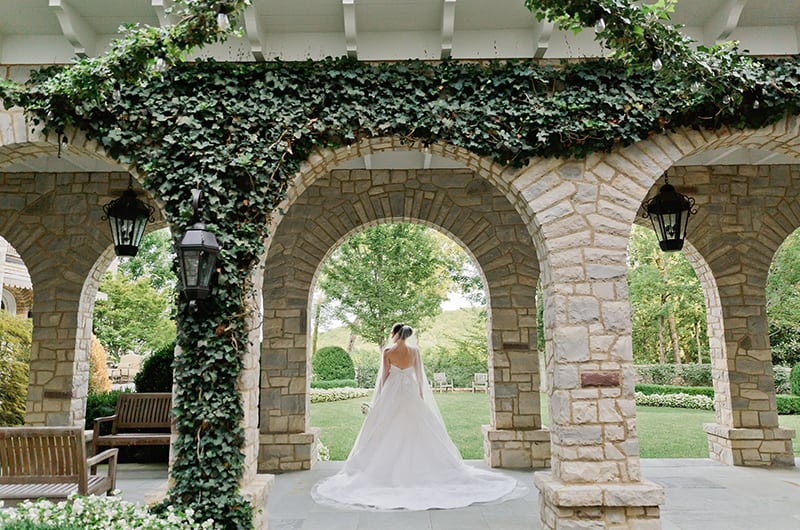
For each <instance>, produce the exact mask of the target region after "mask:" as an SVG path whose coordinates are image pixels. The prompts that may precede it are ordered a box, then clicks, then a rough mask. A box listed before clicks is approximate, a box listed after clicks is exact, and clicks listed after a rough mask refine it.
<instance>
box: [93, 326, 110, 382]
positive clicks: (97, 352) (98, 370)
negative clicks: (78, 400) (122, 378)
mask: <svg viewBox="0 0 800 530" xmlns="http://www.w3.org/2000/svg"><path fill="white" fill-rule="evenodd" d="M107 360H108V352H107V351H106V349H105V348H104V347H103V345H102V344H100V340H99V339H98V338H97V337H96V336H95V335H94V334H92V349H91V353H90V354H89V393H92V392H98V393H102V392H108V391H110V390H111V379H109V377H108V365H107Z"/></svg>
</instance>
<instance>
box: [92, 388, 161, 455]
mask: <svg viewBox="0 0 800 530" xmlns="http://www.w3.org/2000/svg"><path fill="white" fill-rule="evenodd" d="M171 412H172V394H170V393H169V392H153V393H136V392H120V394H119V398H118V399H117V409H116V412H115V414H114V415H113V416H104V417H102V418H97V419H95V420H94V435H93V436H92V453H94V454H97V449H98V448H99V447H121V446H131V445H169V441H170V433H169V430H170V421H171V417H172V414H171ZM104 423H111V433H109V434H102V432H101V431H102V429H101V426H102V425H103V424H104Z"/></svg>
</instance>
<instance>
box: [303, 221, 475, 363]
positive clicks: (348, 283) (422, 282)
mask: <svg viewBox="0 0 800 530" xmlns="http://www.w3.org/2000/svg"><path fill="white" fill-rule="evenodd" d="M462 254H463V253H462ZM454 261H455V260H454V258H453V256H452V255H450V254H449V253H447V252H445V251H444V249H443V246H442V244H441V241H440V240H439V239H437V238H436V237H434V236H433V235H432V234H431V231H429V230H428V229H426V228H425V227H423V226H420V225H415V224H408V223H395V224H384V225H378V226H374V227H371V228H368V229H366V230H364V231H362V232H360V233H358V234H356V235H354V236H352V237H351V238H350V239H348V240H347V241H345V242H344V243H343V244H342V245H341V246H340V247H339V248H338V249H336V250H335V251H334V252H333V254H332V255H331V257H330V258H329V259H328V261H327V262H326V263H325V264H324V265H323V268H322V275H321V277H320V280H319V288H320V290H322V291H323V292H324V293H325V296H326V297H327V298H328V299H330V300H331V301H332V302H333V303H334V306H333V307H334V313H335V315H336V318H338V319H339V320H341V321H343V322H346V323H347V326H348V327H349V328H350V330H351V331H352V332H353V333H354V334H356V335H359V336H361V337H364V338H365V339H366V340H368V341H370V342H373V343H375V344H377V345H378V346H379V347H382V346H383V344H384V342H385V341H386V339H387V338H388V332H389V328H390V327H391V326H392V324H394V323H395V322H403V323H405V324H407V325H410V326H412V327H415V328H418V329H421V328H423V326H424V322H425V319H427V318H430V317H433V316H435V315H437V314H439V313H440V312H441V303H442V301H443V300H444V299H445V298H446V297H447V293H448V291H449V290H450V289H451V287H452V286H454V285H455V283H454V280H453V277H452V275H451V272H452V271H454V270H459V271H460V270H461V269H462V264H461V263H455V262H454Z"/></svg>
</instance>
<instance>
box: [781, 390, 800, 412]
mask: <svg viewBox="0 0 800 530" xmlns="http://www.w3.org/2000/svg"><path fill="white" fill-rule="evenodd" d="M775 399H776V401H777V402H778V414H800V396H787V395H780V394H779V395H777V396H775Z"/></svg>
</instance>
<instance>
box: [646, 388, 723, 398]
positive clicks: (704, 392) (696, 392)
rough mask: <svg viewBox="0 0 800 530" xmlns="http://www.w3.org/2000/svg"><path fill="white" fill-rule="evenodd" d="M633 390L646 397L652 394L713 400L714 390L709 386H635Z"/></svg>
mask: <svg viewBox="0 0 800 530" xmlns="http://www.w3.org/2000/svg"><path fill="white" fill-rule="evenodd" d="M635 390H636V392H641V393H642V394H645V395H648V396H650V395H653V394H689V395H691V396H707V397H710V398H711V399H714V388H713V387H710V386H674V385H636V388H635Z"/></svg>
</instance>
